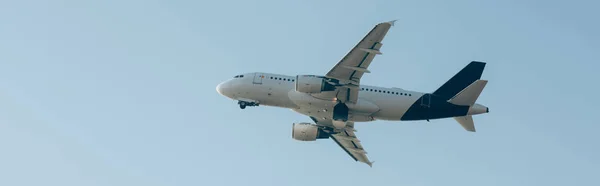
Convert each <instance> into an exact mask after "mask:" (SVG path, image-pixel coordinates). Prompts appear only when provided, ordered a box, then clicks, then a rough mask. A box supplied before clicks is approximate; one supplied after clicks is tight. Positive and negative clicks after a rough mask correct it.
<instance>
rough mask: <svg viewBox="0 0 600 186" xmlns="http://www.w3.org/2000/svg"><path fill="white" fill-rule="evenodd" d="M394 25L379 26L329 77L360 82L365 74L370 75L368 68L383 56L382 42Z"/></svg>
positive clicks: (355, 47) (351, 51)
mask: <svg viewBox="0 0 600 186" xmlns="http://www.w3.org/2000/svg"><path fill="white" fill-rule="evenodd" d="M393 23H394V21H390V22H384V23H379V24H377V25H376V26H375V27H374V28H373V29H371V31H370V32H369V33H368V34H367V35H366V36H364V37H363V39H362V40H361V41H360V42H359V43H358V44H356V46H354V48H352V50H350V52H348V53H347V54H346V56H344V58H342V60H340V61H339V62H338V63H337V64H336V65H335V67H333V69H331V70H330V71H329V72H328V73H327V77H330V78H334V79H338V80H351V81H356V82H359V80H360V78H361V77H362V75H363V74H364V73H369V70H367V68H368V67H369V65H370V64H371V61H373V58H375V56H376V55H378V54H381V52H380V51H379V49H380V48H381V46H382V45H383V44H382V43H381V41H383V38H384V37H385V35H386V34H387V32H388V30H389V29H390V27H391V26H392V25H393Z"/></svg>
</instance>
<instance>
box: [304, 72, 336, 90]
mask: <svg viewBox="0 0 600 186" xmlns="http://www.w3.org/2000/svg"><path fill="white" fill-rule="evenodd" d="M334 90H335V86H333V85H332V84H330V83H329V82H327V81H325V78H323V77H319V76H313V75H298V76H296V91H298V92H303V93H309V94H310V93H321V92H325V91H334Z"/></svg>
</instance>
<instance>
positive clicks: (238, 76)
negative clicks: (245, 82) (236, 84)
mask: <svg viewBox="0 0 600 186" xmlns="http://www.w3.org/2000/svg"><path fill="white" fill-rule="evenodd" d="M243 77H244V75H237V76H234V77H233V78H243Z"/></svg>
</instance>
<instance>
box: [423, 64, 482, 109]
mask: <svg viewBox="0 0 600 186" xmlns="http://www.w3.org/2000/svg"><path fill="white" fill-rule="evenodd" d="M484 68H485V63H484V62H479V61H472V62H471V63H469V64H468V65H467V66H466V67H465V68H463V69H462V70H460V72H458V73H457V74H456V75H454V77H452V78H450V80H448V81H447V82H446V83H444V85H442V86H441V87H440V88H438V89H437V90H436V91H435V92H433V94H434V95H437V96H440V97H442V98H443V99H446V100H448V99H450V98H452V97H454V95H456V94H458V93H459V92H460V91H461V90H463V89H465V88H466V87H467V86H469V85H471V83H473V82H475V81H477V80H478V79H480V78H481V74H482V73H483V69H484Z"/></svg>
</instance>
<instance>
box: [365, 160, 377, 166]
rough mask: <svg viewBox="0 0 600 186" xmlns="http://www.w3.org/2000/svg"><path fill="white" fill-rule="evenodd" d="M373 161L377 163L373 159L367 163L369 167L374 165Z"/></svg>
mask: <svg viewBox="0 0 600 186" xmlns="http://www.w3.org/2000/svg"><path fill="white" fill-rule="evenodd" d="M373 163H375V161H371V162H369V163H367V165H369V167H373Z"/></svg>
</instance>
